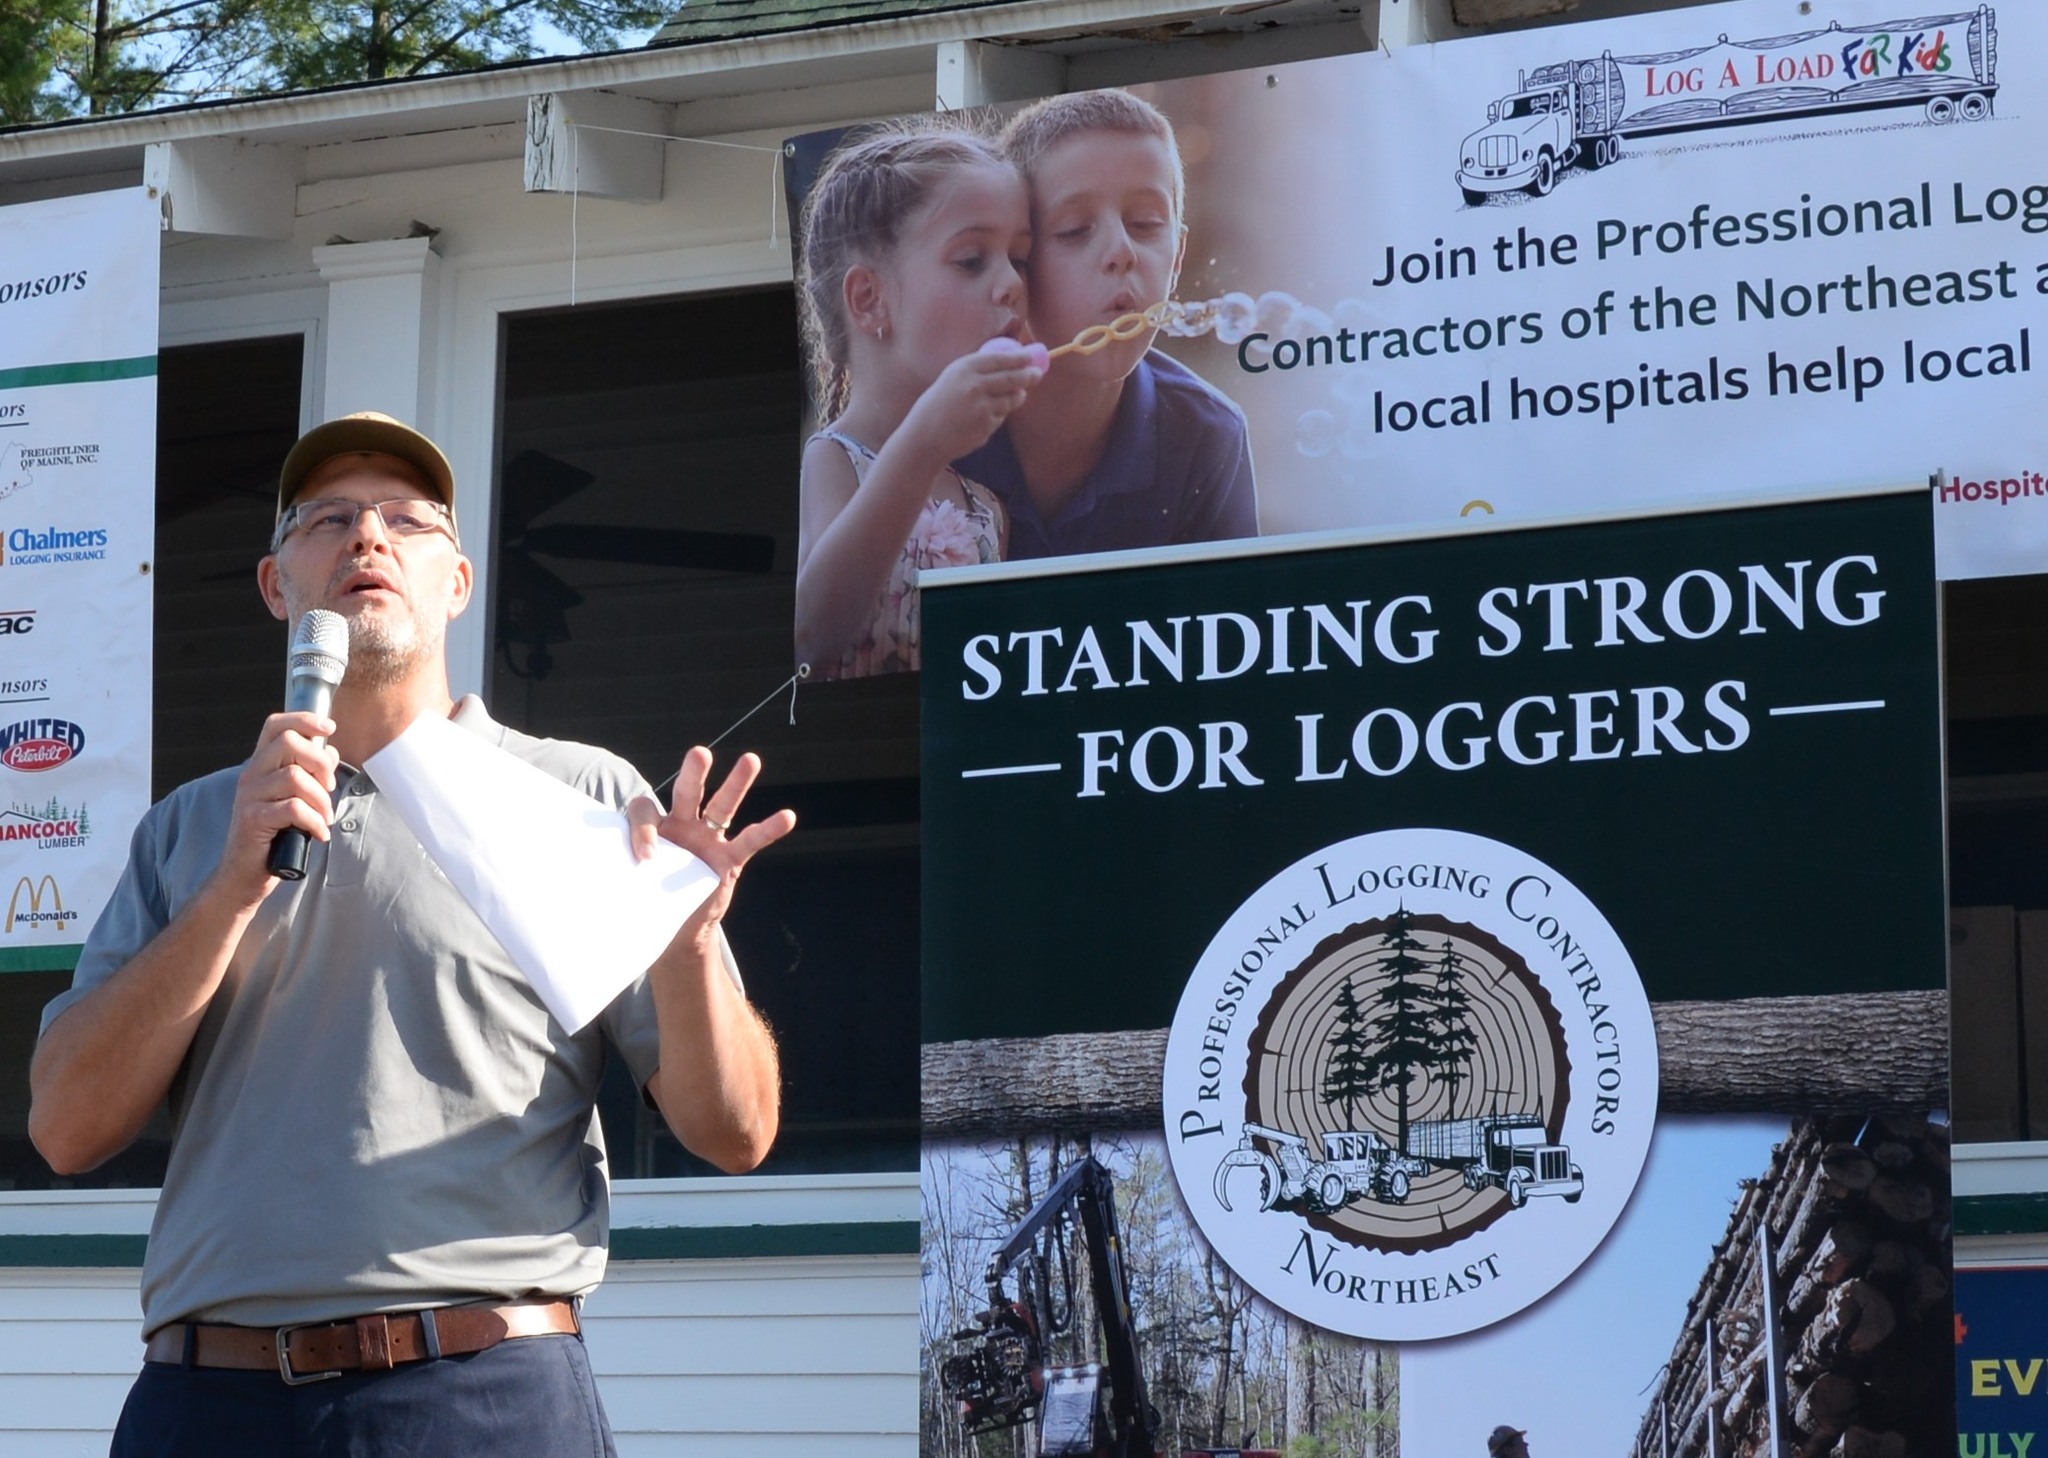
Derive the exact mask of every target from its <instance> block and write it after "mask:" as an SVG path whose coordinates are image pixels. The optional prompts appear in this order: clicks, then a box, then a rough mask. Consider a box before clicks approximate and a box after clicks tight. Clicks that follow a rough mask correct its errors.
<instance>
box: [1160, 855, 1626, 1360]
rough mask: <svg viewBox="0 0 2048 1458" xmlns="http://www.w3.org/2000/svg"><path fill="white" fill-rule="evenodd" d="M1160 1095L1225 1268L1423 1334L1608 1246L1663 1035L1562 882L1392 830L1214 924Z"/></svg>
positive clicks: (1489, 1309)
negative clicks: (1658, 1035) (1218, 927)
mask: <svg viewBox="0 0 2048 1458" xmlns="http://www.w3.org/2000/svg"><path fill="white" fill-rule="evenodd" d="M1164 1089H1165V1102H1166V1126H1167V1143H1168V1148H1169V1150H1170V1152H1171V1156H1172V1161H1173V1167H1174V1174H1175V1177H1176V1179H1177V1180H1178V1182H1179V1185H1180V1189H1181V1194H1182V1197H1183V1199H1184V1200H1185V1201H1186V1202H1187V1204H1188V1208H1189V1210H1190V1213H1191V1214H1192V1215H1193V1216H1194V1218H1195V1222H1196V1224H1197V1226H1198V1227H1199V1228H1200V1229H1201V1230H1202V1233H1203V1235H1204V1236H1205V1237H1206V1238H1207V1239H1208V1240H1209V1242H1210V1244H1211V1245H1212V1246H1213V1247H1214V1248H1215V1249H1216V1251H1217V1253H1218V1254H1219V1255H1220V1256H1222V1258H1223V1259H1224V1261H1225V1262H1226V1263H1228V1264H1229V1265H1230V1267H1231V1268H1232V1269H1233V1270H1234V1271H1235V1272H1236V1273H1237V1274H1238V1275H1239V1276H1240V1277H1241V1278H1243V1279H1244V1280H1245V1281H1246V1283H1247V1284H1249V1285H1250V1286H1252V1287H1253V1288H1254V1289H1255V1290H1257V1291H1259V1292H1260V1293H1261V1294H1262V1295H1264V1296H1266V1297H1267V1298H1268V1299H1269V1300H1271V1301H1273V1302H1274V1303H1275V1304H1277V1305H1279V1306H1280V1307H1282V1308H1283V1309H1285V1310H1288V1311H1291V1312H1293V1313H1294V1314H1296V1315H1298V1316H1301V1317H1304V1318H1306V1319H1308V1320H1310V1321H1313V1322H1315V1323H1317V1324H1318V1325H1321V1326H1326V1327H1330V1328H1332V1329H1335V1330H1339V1331H1345V1332H1349V1333H1351V1334H1353V1335H1357V1336H1366V1337H1373V1338H1378V1339H1382V1340H1414V1339H1421V1338H1428V1337H1438V1336H1450V1335H1454V1334H1456V1333H1458V1332H1464V1331H1472V1330H1475V1329H1477V1328H1479V1327H1482V1326H1487V1325H1490V1324H1491V1323H1493V1322H1496V1321H1499V1320H1501V1319H1503V1318H1504V1317H1507V1316H1510V1315H1512V1314H1513V1313H1514V1312H1516V1311H1520V1310H1522V1309H1523V1308H1525V1307H1527V1306H1528V1305H1530V1304H1531V1303H1533V1302H1535V1301H1537V1300H1539V1299H1541V1298H1542V1297H1543V1296H1544V1295H1546V1294H1547V1293H1548V1292H1550V1291H1551V1290H1553V1289H1554V1288H1555V1287H1556V1286H1557V1285H1558V1284H1560V1283H1561V1282H1562V1281H1564V1280H1565V1278H1566V1277H1568V1276H1569V1275H1570V1274H1571V1273H1572V1272H1573V1271H1574V1270H1576V1269H1577V1268H1578V1267H1579V1266H1580V1265H1581V1264H1582V1263H1583V1262H1584V1261H1585V1259H1586V1258H1587V1257H1588V1256H1590V1255H1591V1254H1592V1252H1593V1250H1594V1249H1595V1248H1596V1247H1597V1246H1598V1245H1599V1244H1600V1242H1601V1240H1603V1239H1604V1238H1605V1237H1606V1234H1607V1232H1608V1230H1609V1229H1610V1228H1612V1226H1613V1224H1614V1222H1615V1221H1616V1220H1617V1219H1618V1218H1619V1217H1620V1215H1621V1211H1622V1208H1623V1207H1624V1206H1625V1205H1626V1204H1627V1202H1628V1197H1629V1195H1630V1194H1631V1192H1632V1191H1633V1190H1634V1188H1635V1182H1636V1179H1637V1178H1638V1176H1639V1175H1640V1174H1641V1171H1642V1165H1643V1160H1644V1159H1645V1157H1646V1156H1647V1155H1648V1152H1649V1140H1650V1131H1651V1127H1652V1124H1653V1122H1654V1118H1655V1111H1656V1103H1657V1058H1656V1037H1655V1030H1654V1027H1653V1025H1652V1023H1651V1019H1650V1010H1649V1002H1648V999H1647V997H1646V996H1645V995H1644V992H1643V988H1642V983H1641V980H1640V979H1639V978H1638V977H1637V975H1636V971H1635V966H1634V963H1633V962H1632V961H1630V959H1629V956H1628V953H1627V950H1626V949H1625V948H1624V947H1623V946H1622V944H1621V941H1620V938H1619V937H1618V936H1616V934H1615V932H1614V930H1613V928H1612V927H1610V926H1609V925H1608V924H1607V921H1606V918H1605V917H1603V916H1602V915H1601V914H1600V912H1599V911H1598V909H1597V908H1595V907H1594V906H1593V904H1592V903H1591V902H1590V901H1589V900H1587V898H1586V897H1585V896H1584V895H1583V894H1582V893H1580V892H1579V891H1578V890H1577V888H1575V887H1574V886H1572V885H1571V884H1570V882H1568V881H1567V880H1566V879H1565V878H1564V877H1563V876H1562V875H1561V874H1560V873H1559V872H1557V871H1556V870H1554V869H1552V868H1551V867H1549V866H1546V865H1544V864H1543V863H1542V862H1540V861H1538V860H1536V859H1535V858H1533V857H1531V856H1529V855H1527V854H1525V853H1524V852H1522V851H1519V850H1516V849H1515V848H1513V847H1511V846H1507V845H1504V844H1502V843H1500V842H1498V841H1493V840H1489V839H1486V838H1485V837H1482V836H1476V835H1470V834H1466V833H1464V832H1459V831H1446V830H1419V829H1418V830H1397V831H1382V832H1378V833H1376V834H1372V835H1364V836H1359V837H1356V838H1354V839H1352V840H1348V841H1344V842H1341V843H1339V844H1337V845H1333V846H1329V847H1327V848H1325V849H1324V850H1321V851H1318V852H1316V853H1315V854H1313V855H1310V856H1307V857H1305V858H1304V859H1303V860H1301V861H1299V862H1297V863H1296V864H1295V865H1293V866H1291V867H1289V868H1288V869H1287V870H1285V871H1283V872H1282V873H1281V874H1280V875H1278V876H1276V877H1274V878H1273V880H1272V881H1270V882H1268V883H1267V884H1266V885H1265V886H1264V887H1262V888H1261V889H1260V890H1259V891H1258V892H1257V893H1256V894H1255V895H1254V896H1252V897H1251V899H1250V900H1248V901H1246V902H1245V903H1244V905H1242V906H1241V907H1239V908H1238V909H1237V911H1236V912H1235V913H1234V914H1233V915H1232V916H1231V918H1230V919H1229V921H1227V922H1226V923H1225V924H1224V926H1223V928H1222V930H1221V931H1219V932H1218V933H1217V935H1216V938H1215V939H1214V940H1213V941H1212V942H1211V943H1210V945H1209V948H1208V950H1207V951H1206V952H1204V954H1203V956H1202V959H1201V961H1200V962H1199V963H1198V965H1197V967H1196V970H1195V974H1194V976H1193V977H1192V978H1191V979H1190V981H1189V983H1188V986H1187V989H1186V991H1185V992H1184V994H1183V995H1182V999H1181V1005H1180V1010H1179V1012H1178V1014H1177V1015H1176V1017H1175V1019H1174V1025H1173V1030H1172V1033H1171V1036H1170V1037H1169V1040H1168V1044H1167V1055H1166V1067H1165V1075H1164Z"/></svg>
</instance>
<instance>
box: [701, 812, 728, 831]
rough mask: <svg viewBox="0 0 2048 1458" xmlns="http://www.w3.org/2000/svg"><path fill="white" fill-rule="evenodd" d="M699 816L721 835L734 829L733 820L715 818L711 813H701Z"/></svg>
mask: <svg viewBox="0 0 2048 1458" xmlns="http://www.w3.org/2000/svg"><path fill="white" fill-rule="evenodd" d="M697 818H698V819H699V820H701V821H703V822H704V823H705V824H706V825H708V826H710V827H711V828H712V829H713V830H715V831H717V832H718V833H719V834H720V835H724V834H725V833H726V832H727V831H728V830H731V829H732V822H731V821H730V820H713V819H712V818H711V817H710V816H709V815H700V816H698V817H697Z"/></svg>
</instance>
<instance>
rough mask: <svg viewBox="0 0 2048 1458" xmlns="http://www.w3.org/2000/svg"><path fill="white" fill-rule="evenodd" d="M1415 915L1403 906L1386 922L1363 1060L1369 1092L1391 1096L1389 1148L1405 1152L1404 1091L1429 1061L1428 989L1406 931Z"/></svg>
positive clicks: (1418, 945)
mask: <svg viewBox="0 0 2048 1458" xmlns="http://www.w3.org/2000/svg"><path fill="white" fill-rule="evenodd" d="M1414 920H1415V917H1414V914H1413V913H1412V912H1410V911H1409V910H1408V908H1407V907H1405V906H1400V907H1396V908H1395V909H1394V914H1393V915H1392V916H1391V917H1389V918H1388V921H1389V922H1390V924H1391V926H1390V929H1389V930H1388V932H1387V941H1386V950H1385V951H1384V952H1383V953H1382V954H1381V956H1380V958H1379V960H1378V961H1377V962H1376V963H1375V964H1374V966H1375V967H1376V968H1377V969H1378V970H1379V971H1381V972H1382V973H1384V974H1385V976H1386V980H1385V981H1384V982H1382V983H1381V984H1380V988H1379V991H1378V993H1376V994H1375V998H1374V1000H1375V1001H1376V1002H1377V1003H1378V1006H1379V1013H1378V1015H1377V1016H1376V1017H1374V1018H1373V1020H1372V1025H1371V1026H1372V1034H1373V1042H1374V1044H1375V1045H1376V1046H1375V1047H1374V1048H1373V1051H1372V1052H1371V1053H1369V1054H1367V1055H1366V1058H1365V1076H1366V1078H1367V1079H1368V1080H1369V1081H1370V1083H1371V1086H1372V1087H1373V1088H1375V1089H1390V1090H1392V1091H1393V1095H1394V1109H1395V1119H1396V1133H1395V1138H1394V1147H1395V1148H1397V1149H1401V1150H1406V1149H1407V1148H1408V1088H1409V1085H1410V1084H1411V1083H1413V1082H1414V1080H1415V1076H1416V1074H1417V1073H1423V1074H1424V1075H1425V1076H1427V1070H1428V1069H1429V1068H1430V1067H1431V1065H1432V1062H1433V1050H1432V1048H1431V1044H1430V1033H1431V1026H1430V1025H1431V1019H1430V1013H1431V1011H1432V1008H1431V1002H1432V1000H1433V999H1432V998H1431V989H1430V986H1429V984H1428V982H1427V981H1425V980H1424V979H1425V977H1426V974H1427V973H1428V970H1429V969H1428V967H1427V965H1426V964H1425V963H1424V962H1423V960H1422V956H1421V952H1422V943H1421V942H1419V941H1417V940H1416V939H1415V933H1414V931H1413V930H1412V926H1413V923H1414Z"/></svg>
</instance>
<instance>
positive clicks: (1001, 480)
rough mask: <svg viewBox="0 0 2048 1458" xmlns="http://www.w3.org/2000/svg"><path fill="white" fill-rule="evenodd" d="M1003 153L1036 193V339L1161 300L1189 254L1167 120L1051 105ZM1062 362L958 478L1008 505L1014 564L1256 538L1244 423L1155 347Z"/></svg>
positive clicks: (1111, 95)
mask: <svg viewBox="0 0 2048 1458" xmlns="http://www.w3.org/2000/svg"><path fill="white" fill-rule="evenodd" d="M1001 145H1002V149H1003V151H1004V153H1005V154H1006V155H1007V156H1008V157H1009V158H1010V160H1011V161H1012V162H1014V163H1015V164H1016V166H1017V168H1018V170H1019V171H1021V172H1022V173H1023V174H1024V177H1025V179H1026V181H1027V182H1029V184H1030V188H1031V231H1032V240H1033V241H1032V249H1031V262H1030V266H1029V272H1030V290H1029V294H1030V301H1029V307H1030V314H1031V328H1032V333H1033V335H1034V336H1035V337H1037V338H1038V339H1041V340H1043V341H1045V342H1046V343H1048V344H1059V343H1064V342H1065V341H1067V340H1069V339H1072V338H1073V337H1074V336H1075V335H1076V334H1077V333H1079V332H1080V331H1081V330H1082V329H1085V328H1087V327H1088V326H1089V325H1092V324H1108V323H1110V322H1111V321H1112V320H1114V319H1116V318H1117V317H1118V316H1119V315H1121V314H1128V313H1132V312H1135V311H1137V310H1140V309H1143V308H1145V307H1146V306H1148V305H1151V304H1156V303H1159V302H1160V301H1161V300H1163V299H1167V298H1170V297H1171V296H1172V294H1173V289H1174V285H1175V282H1176V280H1177V279H1178V278H1179V275H1180V265H1181V255H1182V253H1183V252H1184V251H1185V249H1186V246H1187V229H1186V227H1185V225H1184V224H1183V222H1182V214H1181V203H1182V196H1183V190H1184V183H1183V180H1182V172H1181V160H1180V149H1179V147H1178V146H1177V145H1176V143H1175V141H1174V135H1173V127H1172V124H1171V123H1169V122H1168V121H1167V119H1166V118H1165V117H1164V116H1163V115H1162V114H1161V113H1160V112H1159V111H1158V110H1157V109H1156V108H1154V107H1152V106H1151V105H1149V104H1148V103H1146V102H1143V101H1140V100H1139V99H1138V98H1136V97H1134V96H1131V95H1130V94H1128V93H1127V92H1122V91H1085V92H1077V93H1075V94H1072V95H1067V96H1055V97H1049V98H1047V99H1046V100H1044V101H1040V102H1037V103H1035V104H1034V105H1032V106H1030V107H1027V108H1026V109H1025V110H1023V111H1021V112H1019V113H1018V114H1017V115H1016V116H1015V117H1014V118H1013V119H1012V120H1011V121H1010V124H1009V125H1008V126H1007V127H1006V128H1005V129H1004V131H1003V136H1002V143H1001ZM1153 333H1154V331H1151V330H1147V331H1145V332H1144V333H1142V334H1140V335H1138V336H1137V337H1136V338H1134V339H1130V340H1126V341H1124V342H1122V343H1116V344H1111V345H1110V346H1109V347H1108V348H1106V349H1104V350H1102V351H1101V352H1099V353H1097V354H1091V355H1068V356H1065V357H1063V358H1062V359H1060V360H1058V361H1057V362H1056V363H1055V364H1054V366H1053V368H1052V370H1051V371H1050V372H1049V373H1048V374H1047V375H1046V376H1045V378H1044V379H1043V380H1041V381H1039V382H1038V384H1037V385H1035V386H1034V387H1033V388H1032V390H1031V393H1030V395H1029V396H1028V397H1027V399H1026V400H1025V403H1024V404H1023V406H1022V407H1021V408H1019V409H1018V411H1017V412H1016V413H1015V414H1013V415H1012V416H1010V418H1009V420H1008V422H1007V424H1006V425H1005V426H1004V428H1003V429H1002V430H1001V431H999V432H997V433H996V435H995V436H994V437H993V438H992V439H991V440H990V441H989V442H988V444H987V445H985V446H983V447H981V448H980V449H979V450H977V451H976V452H975V453H974V454H973V455H971V456H968V457H967V458H966V459H965V460H963V461H961V462H960V463H959V464H960V469H961V471H962V472H963V473H964V474H965V475H967V476H969V477H971V478H972V479H974V480H977V481H980V482H982V483H984V484H985V485H987V486H988V487H990V488H991V489H992V490H994V491H995V492H996V493H997V494H998V495H999V496H1001V497H1002V498H1003V502H1004V505H1005V506H1006V507H1007V508H1008V509H1009V516H1010V540H1009V548H1008V551H1007V553H1006V555H1007V556H1008V557H1009V558H1012V559H1016V558H1023V557H1050V556H1061V555H1065V554H1067V553H1072V552H1106V551H1115V550H1118V549H1120V548H1126V547H1151V546H1161V545H1166V544H1170V543H1176V542H1202V541H1216V540H1220V539H1224V538H1230V537H1250V536H1256V535H1258V529H1259V528H1258V508H1257V497H1256V494H1255V490H1254V487H1253V482H1252V464H1251V450H1250V446H1249V444H1248V442H1247V440H1246V437H1245V422H1244V413H1243V412H1242V411H1240V410H1239V409H1238V408H1237V406H1236V405H1235V404H1233V403H1232V402H1231V401H1230V400H1228V399H1227V398H1225V397H1224V396H1223V395H1222V394H1220V393H1218V392H1217V391H1216V390H1215V389H1213V388H1212V387H1211V386H1210V385H1209V384H1208V383H1207V382H1206V381H1204V380H1202V379H1201V378H1200V377H1199V376H1197V375H1196V374H1195V373H1194V372H1193V371H1191V370H1189V369H1187V368H1186V367H1185V366H1183V365H1181V364H1179V363H1178V362H1177V361H1175V360H1173V359H1170V358H1168V357H1167V356H1166V355H1163V354H1159V353H1156V352H1154V351H1153V350H1152V339H1153Z"/></svg>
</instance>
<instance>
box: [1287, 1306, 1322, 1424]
mask: <svg viewBox="0 0 2048 1458" xmlns="http://www.w3.org/2000/svg"><path fill="white" fill-rule="evenodd" d="M1313 1332H1314V1328H1313V1327H1311V1326H1310V1325H1309V1324H1308V1323H1307V1322H1305V1321H1303V1320H1302V1319H1301V1318H1300V1317H1298V1316H1294V1315H1289V1316H1288V1317H1287V1426H1286V1428H1285V1430H1284V1431H1282V1432H1281V1434H1280V1442H1279V1444H1278V1446H1280V1447H1285V1446H1286V1445H1287V1444H1289V1443H1291V1442H1293V1441H1294V1440H1295V1439H1296V1438H1298V1437H1301V1436H1303V1435H1304V1434H1307V1433H1312V1432H1314V1431H1315V1428H1314V1423H1315V1407H1316V1368H1315V1343H1314V1340H1313Z"/></svg>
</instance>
